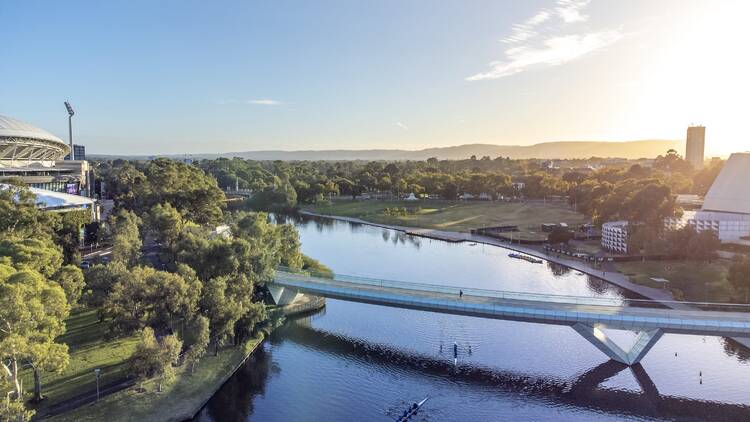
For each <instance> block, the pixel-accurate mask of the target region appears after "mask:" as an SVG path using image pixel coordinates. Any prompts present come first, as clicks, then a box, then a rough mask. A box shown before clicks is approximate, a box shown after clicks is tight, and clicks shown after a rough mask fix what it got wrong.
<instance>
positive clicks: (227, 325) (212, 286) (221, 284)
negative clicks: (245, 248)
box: [201, 276, 244, 356]
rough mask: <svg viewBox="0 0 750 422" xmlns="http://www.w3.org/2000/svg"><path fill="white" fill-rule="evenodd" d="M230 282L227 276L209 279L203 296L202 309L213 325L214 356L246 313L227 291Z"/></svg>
mask: <svg viewBox="0 0 750 422" xmlns="http://www.w3.org/2000/svg"><path fill="white" fill-rule="evenodd" d="M230 282H231V281H230V279H229V277H227V276H223V277H217V278H212V279H211V280H208V282H206V284H205V286H204V290H203V297H202V298H201V309H202V310H203V314H204V315H205V316H206V317H207V318H208V320H209V325H210V327H211V342H212V343H213V344H214V347H215V349H214V356H216V355H218V354H219V346H220V345H221V343H223V342H224V341H225V340H226V339H228V338H229V337H230V336H231V335H232V334H233V331H234V324H235V323H236V322H237V321H239V319H240V318H241V317H242V314H243V313H244V312H243V311H244V310H243V307H242V304H241V303H240V302H238V301H237V300H235V299H234V298H233V297H232V295H231V294H229V292H228V291H227V290H228V288H229V283H230Z"/></svg>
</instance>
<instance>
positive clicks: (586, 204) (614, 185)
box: [198, 150, 722, 223]
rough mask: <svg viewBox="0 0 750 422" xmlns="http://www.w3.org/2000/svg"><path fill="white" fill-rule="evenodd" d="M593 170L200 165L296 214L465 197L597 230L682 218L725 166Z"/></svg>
mask: <svg viewBox="0 0 750 422" xmlns="http://www.w3.org/2000/svg"><path fill="white" fill-rule="evenodd" d="M585 163H586V161H584V160H580V161H575V160H572V161H571V160H569V161H565V165H566V166H567V167H566V168H556V167H555V166H551V165H550V163H549V162H545V161H541V160H511V159H507V158H502V157H501V158H496V159H490V158H489V157H483V158H481V159H476V157H473V158H472V159H469V160H459V161H451V160H442V161H440V160H437V159H434V158H433V159H428V160H426V161H405V162H380V161H370V162H363V161H345V162H330V161H314V162H311V161H304V162H282V161H273V162H269V161H251V160H243V159H239V158H235V159H231V160H230V159H225V158H221V159H217V160H203V161H201V162H199V163H198V166H199V167H200V168H202V169H203V170H205V171H206V172H207V173H209V174H211V175H213V176H214V177H215V178H216V179H217V181H218V184H219V186H222V187H225V188H226V187H229V188H234V187H235V186H237V187H239V188H240V189H249V190H251V191H253V192H254V193H255V195H254V197H253V199H252V205H253V206H255V207H256V208H259V209H268V210H272V209H292V208H295V207H297V206H298V205H299V204H300V203H317V202H322V201H327V200H328V199H329V198H331V197H333V196H338V195H342V196H350V197H354V198H356V197H358V196H361V195H363V194H369V193H386V194H390V195H393V196H396V197H401V196H404V195H408V194H411V193H414V194H415V195H417V196H425V195H427V196H431V197H439V198H441V199H445V200H456V199H457V198H458V197H459V196H460V195H463V194H464V193H468V194H471V195H473V196H475V197H477V196H479V195H481V194H486V195H487V196H488V197H491V198H492V199H497V198H499V197H502V198H504V199H518V198H526V199H541V198H545V197H550V196H565V197H567V198H568V201H569V203H570V205H571V206H574V207H575V208H576V209H577V210H579V211H581V212H582V213H584V214H586V215H588V216H589V217H591V218H592V219H593V220H594V221H595V222H597V223H601V222H603V221H607V220H609V219H614V218H623V219H628V220H630V219H638V218H644V219H646V220H647V221H652V220H658V219H660V218H663V217H667V216H672V215H675V213H677V212H678V210H677V209H676V207H675V204H674V201H673V199H672V198H671V197H672V196H673V195H672V194H673V193H697V194H705V193H706V192H707V190H708V188H709V187H710V185H711V183H712V182H713V180H714V179H715V178H716V176H717V175H718V172H719V171H720V169H721V166H722V164H721V163H716V164H714V165H712V166H709V167H707V168H705V169H703V170H701V171H697V172H696V171H694V170H693V169H692V167H691V165H690V164H689V163H687V162H686V161H685V160H683V159H682V158H681V157H680V156H679V155H677V153H676V152H675V151H673V150H670V151H668V153H667V154H665V155H663V156H659V157H657V158H656V159H655V160H653V162H652V163H651V165H650V166H647V165H646V163H645V162H643V163H635V164H633V163H632V162H630V163H622V164H617V165H611V166H609V167H605V168H603V169H600V170H592V169H589V168H587V167H585ZM644 201H647V202H645V203H644ZM623 205H624V206H623ZM646 205H651V207H648V208H647V207H645V206H646Z"/></svg>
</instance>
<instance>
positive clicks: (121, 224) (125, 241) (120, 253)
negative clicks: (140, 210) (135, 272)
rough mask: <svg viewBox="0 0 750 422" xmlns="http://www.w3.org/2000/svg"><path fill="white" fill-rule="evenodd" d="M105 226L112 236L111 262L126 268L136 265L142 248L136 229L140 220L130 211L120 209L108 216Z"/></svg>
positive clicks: (138, 232)
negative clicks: (123, 265)
mask: <svg viewBox="0 0 750 422" xmlns="http://www.w3.org/2000/svg"><path fill="white" fill-rule="evenodd" d="M107 224H108V225H109V230H110V233H111V236H112V261H113V262H121V263H123V264H125V265H126V266H128V267H131V266H134V265H137V264H138V261H139V260H140V257H141V247H142V246H143V242H142V241H141V235H140V231H139V229H138V226H139V225H140V224H141V219H140V218H139V217H138V216H137V215H136V214H135V213H133V212H131V211H128V210H125V209H120V210H119V211H117V213H115V214H112V215H110V216H109V219H108V222H107Z"/></svg>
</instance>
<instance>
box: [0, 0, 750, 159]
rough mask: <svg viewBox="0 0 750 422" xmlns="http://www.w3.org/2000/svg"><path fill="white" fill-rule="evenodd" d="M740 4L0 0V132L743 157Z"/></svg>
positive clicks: (102, 148)
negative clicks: (692, 151) (627, 149)
mask: <svg viewBox="0 0 750 422" xmlns="http://www.w3.org/2000/svg"><path fill="white" fill-rule="evenodd" d="M749 15H750V1H745V0H736V1H733V0H719V1H708V0H705V1H699V0H659V1H656V0H649V1H645V0H628V1H620V0H592V1H586V0H528V1H499V0H494V1H482V0H472V1H465V0H443V1H434V0H432V1H422V0H398V1H396V0H377V1H374V0H373V1H364V0H363V1H349V0H341V1H328V0H322V1H301V0H300V1H285V0H279V1H268V2H254V1H211V2H207V1H169V0H165V1H158V2H154V1H150V0H132V1H125V0H122V1H118V0H113V1H106V2H102V1H77V0H66V1H21V0H0V19H1V20H2V22H3V23H2V25H0V78H1V80H2V83H0V115H6V116H10V117H13V118H17V119H19V120H23V121H26V122H29V123H32V124H34V125H36V126H39V127H41V128H44V129H46V130H48V131H50V132H52V133H54V134H56V135H58V136H59V137H61V138H63V139H65V140H67V113H66V112H65V107H64V106H63V102H64V101H65V100H68V101H70V102H71V104H72V105H73V107H74V108H75V110H76V115H75V116H74V138H75V142H76V143H82V144H84V145H86V147H87V152H88V153H99V154H164V153H172V154H181V153H185V154H191V153H214V152H232V151H250V150H276V149H281V150H298V149H333V148H336V149H370V148H400V149H421V148H428V147H441V146H450V145H460V144H467V143H492V144H509V145H527V144H534V143H538V142H549V141H566V140H568V141H574V140H606V141H615V140H635V139H684V137H685V131H686V128H687V127H688V125H690V124H703V125H705V126H706V149H707V155H709V156H711V155H728V154H729V153H731V152H734V151H746V150H750V137H749V136H748V130H747V128H746V127H745V126H746V125H747V124H748V123H749V120H750V119H748V110H750V107H748V101H750V100H748V99H750V54H748V53H747V51H748V50H747V49H748V47H747V45H746V43H747V41H748V40H750V25H748V24H747V19H748V16H749Z"/></svg>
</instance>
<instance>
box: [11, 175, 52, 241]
mask: <svg viewBox="0 0 750 422" xmlns="http://www.w3.org/2000/svg"><path fill="white" fill-rule="evenodd" d="M59 225H60V216H59V215H58V214H56V213H50V212H44V211H41V210H40V209H39V208H37V206H36V195H34V194H33V193H31V192H30V191H29V189H28V188H26V187H25V186H16V185H13V184H9V185H8V187H7V188H0V237H2V238H6V239H11V238H14V239H39V240H44V239H51V238H52V236H53V234H54V231H55V230H57V228H58V227H59Z"/></svg>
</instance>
